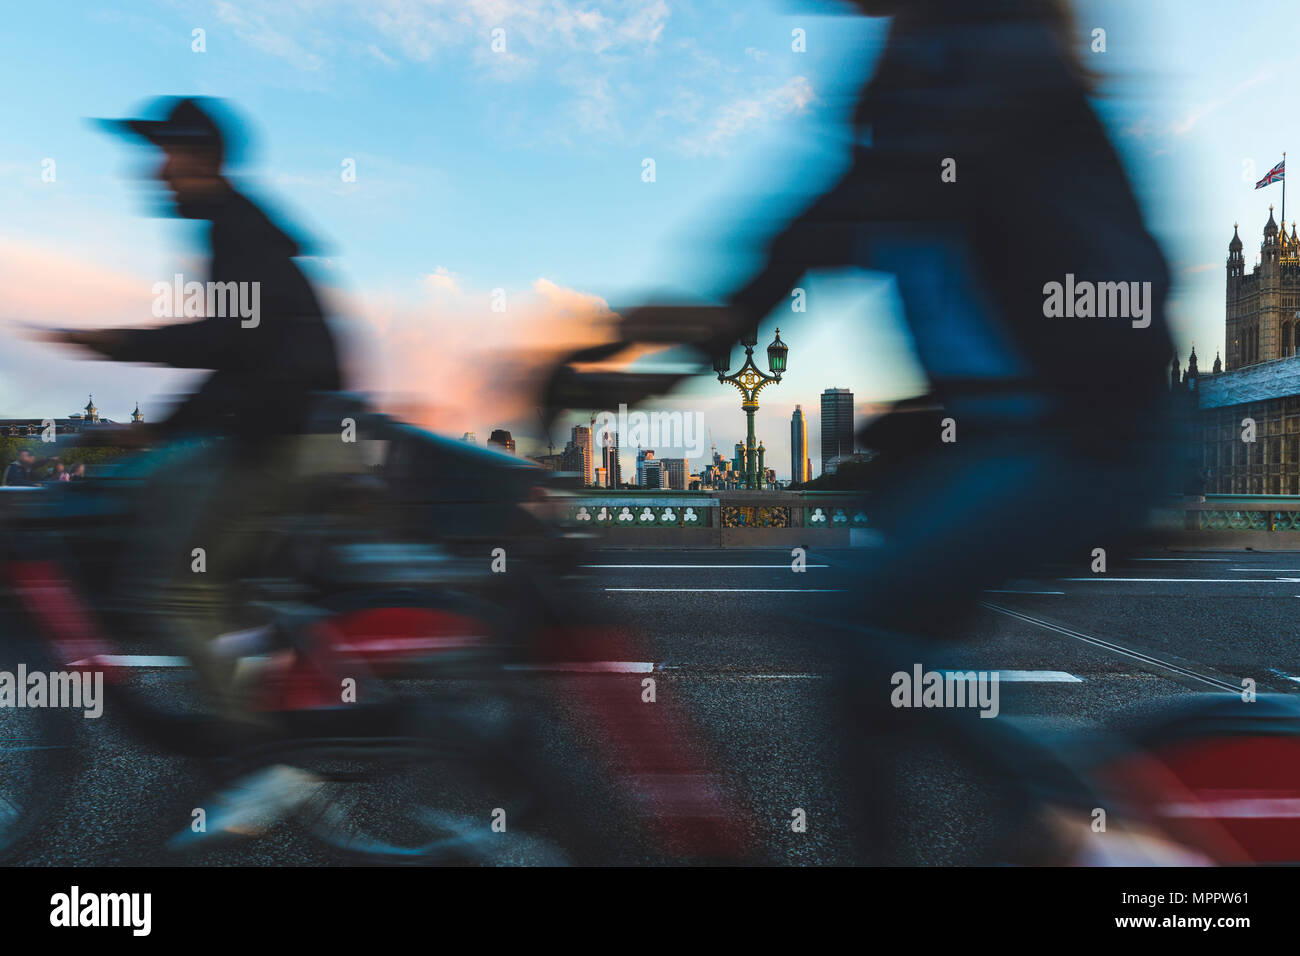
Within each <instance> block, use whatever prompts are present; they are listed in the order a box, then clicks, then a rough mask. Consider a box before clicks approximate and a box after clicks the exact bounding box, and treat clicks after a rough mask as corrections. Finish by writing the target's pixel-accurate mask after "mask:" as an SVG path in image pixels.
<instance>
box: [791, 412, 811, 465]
mask: <svg viewBox="0 0 1300 956" xmlns="http://www.w3.org/2000/svg"><path fill="white" fill-rule="evenodd" d="M807 462H808V420H807V419H806V418H804V414H803V406H802V405H796V406H795V407H794V414H793V415H791V416H790V480H791V481H793V482H798V483H800V484H802V483H803V482H805V481H807V480H808V478H809V477H810V476H809V474H808V472H807V471H806V470H805V468H806V465H807Z"/></svg>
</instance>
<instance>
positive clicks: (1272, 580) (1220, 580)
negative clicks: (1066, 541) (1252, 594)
mask: <svg viewBox="0 0 1300 956" xmlns="http://www.w3.org/2000/svg"><path fill="white" fill-rule="evenodd" d="M1057 580H1058V581H1111V582H1115V581H1130V582H1133V583H1136V584H1277V583H1278V582H1279V581H1287V580H1300V578H1296V579H1291V578H1113V577H1111V576H1110V575H1108V574H1098V575H1096V576H1095V577H1091V578H1057Z"/></svg>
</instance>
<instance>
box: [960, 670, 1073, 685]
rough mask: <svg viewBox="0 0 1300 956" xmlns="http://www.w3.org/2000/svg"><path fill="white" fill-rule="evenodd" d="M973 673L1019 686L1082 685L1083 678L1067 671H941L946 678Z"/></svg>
mask: <svg viewBox="0 0 1300 956" xmlns="http://www.w3.org/2000/svg"><path fill="white" fill-rule="evenodd" d="M971 671H976V672H979V671H985V672H986V673H989V674H997V675H998V681H999V683H1017V684H1082V683H1083V678H1082V677H1075V676H1074V675H1073V674H1070V673H1067V672H1066V671H1004V670H999V669H998V668H996V667H967V668H964V669H963V668H960V667H957V668H945V669H943V670H941V671H940V673H941V674H943V675H944V676H945V677H947V676H948V675H949V674H954V675H959V674H969V673H970V672H971Z"/></svg>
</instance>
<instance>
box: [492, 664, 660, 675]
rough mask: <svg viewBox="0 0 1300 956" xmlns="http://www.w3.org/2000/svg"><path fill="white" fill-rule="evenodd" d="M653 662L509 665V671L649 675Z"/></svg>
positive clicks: (653, 667)
mask: <svg viewBox="0 0 1300 956" xmlns="http://www.w3.org/2000/svg"><path fill="white" fill-rule="evenodd" d="M654 669H655V665H654V663H653V662H652V661H572V662H569V663H549V662H548V663H544V664H507V665H506V670H508V671H560V672H563V673H567V674H649V673H650V672H651V671H653V670H654Z"/></svg>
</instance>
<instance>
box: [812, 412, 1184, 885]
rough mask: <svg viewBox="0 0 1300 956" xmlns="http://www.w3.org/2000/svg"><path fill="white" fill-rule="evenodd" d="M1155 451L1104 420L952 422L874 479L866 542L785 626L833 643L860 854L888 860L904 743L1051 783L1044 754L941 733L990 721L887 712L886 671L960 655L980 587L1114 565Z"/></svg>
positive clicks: (1154, 471)
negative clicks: (1047, 425)
mask: <svg viewBox="0 0 1300 956" xmlns="http://www.w3.org/2000/svg"><path fill="white" fill-rule="evenodd" d="M1152 414H1155V413H1152ZM1091 439H1095V440H1091ZM1163 448H1164V446H1163V444H1162V443H1159V442H1157V441H1145V440H1142V439H1134V438H1131V437H1129V438H1126V437H1123V436H1122V433H1119V432H1118V431H1117V430H1116V431H1110V432H1107V431H1104V430H1103V432H1102V433H1100V434H1096V433H1094V434H1092V435H1091V436H1089V435H1087V434H1081V433H1080V432H1079V431H1076V430H1051V429H1042V428H1022V429H1014V428H1009V429H1006V430H1005V431H1002V432H995V433H991V432H983V433H981V432H975V433H971V432H967V433H964V434H963V433H959V440H958V441H957V442H956V443H955V444H951V445H945V446H941V447H940V448H938V449H936V450H934V451H932V452H930V453H927V454H926V455H925V456H924V457H923V458H922V459H921V460H919V461H917V462H914V463H913V464H912V466H911V467H908V468H907V469H906V470H903V471H900V472H898V473H897V474H895V475H893V476H892V477H890V478H889V479H887V480H886V482H885V484H884V487H881V488H877V489H875V490H874V493H873V494H872V495H871V496H870V498H869V499H868V505H867V508H866V510H867V515H868V522H869V524H870V525H872V526H873V527H874V528H875V529H877V530H878V531H879V532H880V541H879V546H878V547H871V548H863V549H858V550H855V551H854V552H853V553H852V554H851V555H850V556H849V557H847V558H839V559H837V558H834V557H832V558H830V559H829V560H845V561H847V562H848V563H849V565H850V570H851V571H852V572H853V577H854V578H855V579H856V583H857V586H856V587H853V588H851V589H848V590H846V591H845V592H844V593H842V594H839V595H836V596H834V597H833V598H831V599H829V600H827V601H826V602H825V608H824V611H823V612H822V613H820V614H819V615H818V618H819V619H818V620H813V621H803V622H799V623H800V624H801V625H802V626H801V627H800V630H801V631H803V632H805V633H807V634H809V636H810V637H813V638H814V639H815V640H817V642H818V643H819V644H824V643H825V641H826V640H827V639H828V638H830V639H833V640H834V641H835V649H836V651H837V654H838V657H837V665H836V686H837V693H836V694H835V697H836V700H837V704H838V717H839V720H840V723H839V724H838V725H837V734H838V736H839V739H840V740H841V745H842V751H841V752H842V753H843V755H844V760H845V771H846V773H847V775H848V777H849V780H850V787H851V792H853V793H854V795H855V799H854V805H853V807H852V808H851V810H850V813H851V815H853V816H854V817H855V819H854V821H853V825H852V827H851V829H852V832H853V833H854V834H855V836H856V837H857V839H858V841H859V845H858V853H859V854H860V856H859V858H860V859H866V860H873V861H874V862H897V861H898V858H897V856H896V853H895V851H897V850H898V849H899V848H898V847H897V846H894V845H892V844H893V842H894V841H895V840H896V839H897V832H898V829H897V828H898V824H899V821H900V816H901V815H902V814H903V812H904V811H903V809H902V807H901V806H900V804H899V803H898V795H897V790H896V786H895V785H896V783H897V776H898V774H899V773H900V769H899V768H900V767H901V766H903V758H904V757H906V755H907V754H908V752H909V751H913V750H915V746H916V744H917V742H928V743H929V744H933V745H934V746H935V747H937V748H939V749H948V750H949V752H950V753H951V752H954V751H957V752H961V753H963V754H964V756H965V757H966V758H968V759H970V760H971V761H973V762H975V763H977V764H980V765H981V766H983V767H984V768H986V769H988V770H990V771H992V772H994V773H995V774H1000V775H1001V776H1002V782H1003V783H1004V784H1007V785H1009V786H1012V788H1013V789H1021V785H1022V784H1027V783H1031V782H1032V783H1033V784H1034V785H1035V787H1036V788H1038V789H1045V788H1047V787H1048V786H1049V785H1050V786H1055V785H1056V783H1057V781H1056V780H1055V779H1053V775H1054V774H1055V771H1051V770H1049V769H1048V768H1047V767H1046V765H1044V766H1042V767H1040V766H1037V765H1035V766H1034V767H1033V768H1030V767H1018V768H1017V767H1010V768H1008V767H999V766H996V765H995V761H994V760H993V759H991V758H993V757H995V756H996V754H997V753H998V750H997V748H996V746H995V745H994V746H990V747H989V748H988V750H984V749H983V748H982V747H981V748H979V749H976V748H975V747H973V746H970V745H969V741H963V739H962V736H963V735H962V734H959V733H954V732H953V731H954V729H955V728H956V727H958V726H959V725H958V724H957V723H956V722H957V721H962V722H964V723H962V724H961V725H960V726H962V727H965V728H966V730H967V731H969V732H971V733H974V734H976V736H975V737H973V738H971V740H974V741H985V740H987V741H989V742H990V743H992V742H993V737H994V735H995V734H996V733H997V731H999V730H1001V729H1002V728H1000V727H994V726H993V725H996V724H999V723H1000V722H999V721H998V720H995V719H982V718H979V717H978V715H977V714H975V713H974V712H973V711H972V712H963V713H959V714H949V713H943V714H936V713H932V712H926V711H923V710H906V711H901V710H895V709H894V708H893V707H892V706H891V702H890V695H891V692H892V691H893V690H894V685H893V684H892V683H891V676H892V675H893V674H895V673H897V672H899V671H902V672H904V673H910V672H912V669H913V667H914V666H915V665H917V664H920V665H921V666H922V668H923V669H924V670H928V669H931V668H943V667H951V666H954V665H955V664H956V663H957V662H960V661H961V659H962V658H961V655H960V654H959V653H956V652H955V648H954V647H953V644H952V642H954V641H959V640H962V639H964V638H966V637H967V636H968V631H969V627H968V620H967V619H968V616H969V613H970V612H971V610H972V609H973V608H974V607H975V605H976V602H977V601H978V600H979V599H980V597H981V594H982V591H983V589H985V588H991V587H997V586H998V584H999V583H1000V582H1003V581H1005V580H1006V579H1007V578H1008V577H1010V576H1013V575H1016V574H1020V573H1026V572H1032V571H1033V570H1034V569H1035V568H1036V567H1041V565H1042V564H1043V563H1046V562H1052V561H1063V562H1068V563H1069V564H1072V565H1073V566H1074V567H1075V568H1077V569H1078V574H1079V575H1087V574H1089V573H1090V571H1089V568H1090V565H1091V563H1092V560H1093V552H1094V549H1096V548H1102V549H1104V550H1105V551H1106V552H1107V555H1108V557H1109V558H1110V560H1114V558H1115V557H1116V555H1115V552H1116V551H1117V550H1120V549H1123V548H1124V547H1125V545H1126V544H1128V543H1129V540H1130V536H1131V535H1132V534H1133V533H1134V532H1135V531H1137V530H1138V529H1139V528H1140V526H1141V524H1142V521H1143V519H1144V518H1145V515H1146V510H1147V508H1148V507H1149V506H1150V505H1151V503H1152V501H1153V499H1154V497H1155V496H1156V494H1157V493H1158V492H1159V491H1160V490H1161V488H1162V485H1164V484H1165V483H1166V482H1165V479H1166V478H1167V476H1168V467H1167V465H1166V464H1165V462H1167V461H1170V460H1171V459H1170V458H1168V456H1167V455H1166V454H1165V452H1164V450H1163ZM1063 786H1064V785H1062V786H1061V787H1056V789H1063Z"/></svg>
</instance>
